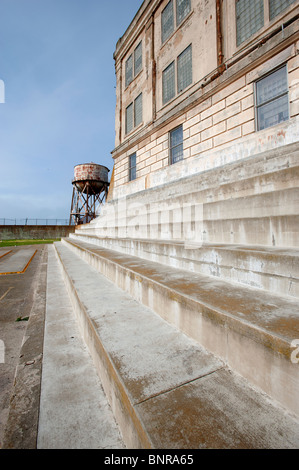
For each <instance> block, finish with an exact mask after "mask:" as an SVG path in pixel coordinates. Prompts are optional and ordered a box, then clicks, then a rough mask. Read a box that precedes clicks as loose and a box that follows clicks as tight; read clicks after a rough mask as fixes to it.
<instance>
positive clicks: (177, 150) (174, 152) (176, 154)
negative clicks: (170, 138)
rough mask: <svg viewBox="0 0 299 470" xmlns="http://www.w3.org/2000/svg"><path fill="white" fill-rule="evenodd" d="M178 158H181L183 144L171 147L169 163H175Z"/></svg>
mask: <svg viewBox="0 0 299 470" xmlns="http://www.w3.org/2000/svg"><path fill="white" fill-rule="evenodd" d="M180 160H183V144H180V145H178V146H177V147H174V148H173V149H171V163H176V162H179V161H180Z"/></svg>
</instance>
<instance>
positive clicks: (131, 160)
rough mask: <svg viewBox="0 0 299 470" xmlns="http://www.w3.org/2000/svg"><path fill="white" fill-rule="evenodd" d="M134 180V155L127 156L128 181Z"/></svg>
mask: <svg viewBox="0 0 299 470" xmlns="http://www.w3.org/2000/svg"><path fill="white" fill-rule="evenodd" d="M135 179H136V153H133V155H130V156H129V181H133V180H135Z"/></svg>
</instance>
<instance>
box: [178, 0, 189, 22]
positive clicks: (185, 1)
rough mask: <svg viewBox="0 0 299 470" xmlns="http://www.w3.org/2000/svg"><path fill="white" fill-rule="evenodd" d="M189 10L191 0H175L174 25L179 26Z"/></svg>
mask: <svg viewBox="0 0 299 470" xmlns="http://www.w3.org/2000/svg"><path fill="white" fill-rule="evenodd" d="M190 11H191V0H177V2H176V25H177V26H179V25H180V24H181V22H182V21H183V19H184V18H186V16H187V15H188V13H190Z"/></svg>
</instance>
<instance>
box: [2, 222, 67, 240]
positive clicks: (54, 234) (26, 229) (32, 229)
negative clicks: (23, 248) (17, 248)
mask: <svg viewBox="0 0 299 470" xmlns="http://www.w3.org/2000/svg"><path fill="white" fill-rule="evenodd" d="M74 232H75V227H74V226H72V227H69V226H66V225H0V240H27V239H29V240H30V239H32V240H49V239H56V238H62V237H68V236H69V234H70V233H74Z"/></svg>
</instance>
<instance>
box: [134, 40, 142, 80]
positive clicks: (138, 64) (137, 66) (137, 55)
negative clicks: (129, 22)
mask: <svg viewBox="0 0 299 470" xmlns="http://www.w3.org/2000/svg"><path fill="white" fill-rule="evenodd" d="M141 69H142V43H141V42H140V43H139V44H138V46H137V47H136V49H135V51H134V76H135V75H137V74H138V73H139V72H140V71H141Z"/></svg>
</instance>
